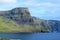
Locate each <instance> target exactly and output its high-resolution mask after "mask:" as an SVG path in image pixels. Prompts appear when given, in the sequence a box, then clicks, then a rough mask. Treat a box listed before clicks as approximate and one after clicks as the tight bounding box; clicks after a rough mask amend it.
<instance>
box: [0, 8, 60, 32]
mask: <svg viewBox="0 0 60 40" xmlns="http://www.w3.org/2000/svg"><path fill="white" fill-rule="evenodd" d="M0 16H2V17H3V18H8V19H11V20H13V21H15V22H16V23H17V24H19V25H23V24H28V25H32V26H40V27H43V28H47V29H49V30H50V31H60V21H54V20H43V19H39V18H36V17H32V16H31V15H30V12H29V10H28V8H25V7H19V8H14V9H12V10H9V11H0ZM37 29H39V27H37ZM38 31H39V30H38Z"/></svg>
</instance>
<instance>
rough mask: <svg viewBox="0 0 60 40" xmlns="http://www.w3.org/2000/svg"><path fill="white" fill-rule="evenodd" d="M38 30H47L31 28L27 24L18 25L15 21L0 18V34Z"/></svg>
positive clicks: (37, 27)
mask: <svg viewBox="0 0 60 40" xmlns="http://www.w3.org/2000/svg"><path fill="white" fill-rule="evenodd" d="M40 30H48V29H47V28H42V27H39V26H31V25H28V24H24V25H19V24H17V23H16V22H15V21H13V20H11V19H8V18H3V17H2V16H0V32H33V31H40Z"/></svg>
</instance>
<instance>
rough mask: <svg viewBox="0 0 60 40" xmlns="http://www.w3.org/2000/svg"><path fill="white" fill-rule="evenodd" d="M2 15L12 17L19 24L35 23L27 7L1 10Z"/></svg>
mask: <svg viewBox="0 0 60 40" xmlns="http://www.w3.org/2000/svg"><path fill="white" fill-rule="evenodd" d="M0 15H1V16H4V17H6V18H10V19H12V20H14V21H16V22H17V23H18V24H25V23H28V24H33V22H34V21H33V19H32V17H31V15H30V12H29V10H28V8H25V7H19V8H14V9H12V10H9V11H2V12H0Z"/></svg>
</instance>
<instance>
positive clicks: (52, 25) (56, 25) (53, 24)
mask: <svg viewBox="0 0 60 40" xmlns="http://www.w3.org/2000/svg"><path fill="white" fill-rule="evenodd" d="M33 19H34V22H35V23H36V24H38V25H39V26H41V27H44V28H48V29H49V30H50V31H51V32H60V21H57V20H43V19H39V18H36V17H33Z"/></svg>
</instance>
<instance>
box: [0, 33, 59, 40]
mask: <svg viewBox="0 0 60 40" xmlns="http://www.w3.org/2000/svg"><path fill="white" fill-rule="evenodd" d="M0 38H11V39H20V40H60V33H0Z"/></svg>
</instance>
